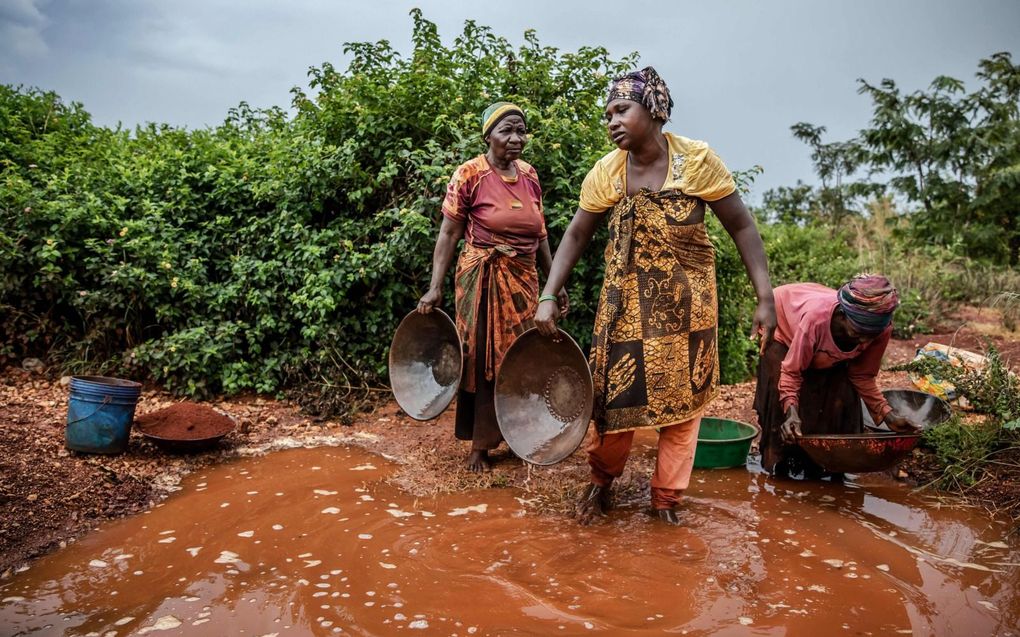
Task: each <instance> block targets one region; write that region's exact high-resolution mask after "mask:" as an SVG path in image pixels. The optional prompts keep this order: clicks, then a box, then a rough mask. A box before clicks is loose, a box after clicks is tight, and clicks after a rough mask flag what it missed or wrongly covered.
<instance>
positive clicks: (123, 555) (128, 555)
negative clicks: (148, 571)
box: [113, 553, 134, 562]
mask: <svg viewBox="0 0 1020 637" xmlns="http://www.w3.org/2000/svg"><path fill="white" fill-rule="evenodd" d="M132 557H134V554H133V553H121V554H120V555H118V556H117V557H115V558H113V561H114V562H121V561H123V560H127V559H130V558H132Z"/></svg>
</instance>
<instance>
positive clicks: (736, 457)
mask: <svg viewBox="0 0 1020 637" xmlns="http://www.w3.org/2000/svg"><path fill="white" fill-rule="evenodd" d="M757 435H758V428H757V427H755V426H754V425H749V424H747V423H746V422H740V421H738V420H728V419H726V418H702V419H701V429H699V430H698V447H697V449H696V450H695V452H694V466H695V467H696V468H698V469H728V468H730V467H743V466H744V465H745V464H747V454H748V452H749V451H750V450H751V441H752V440H754V437H755V436H757Z"/></svg>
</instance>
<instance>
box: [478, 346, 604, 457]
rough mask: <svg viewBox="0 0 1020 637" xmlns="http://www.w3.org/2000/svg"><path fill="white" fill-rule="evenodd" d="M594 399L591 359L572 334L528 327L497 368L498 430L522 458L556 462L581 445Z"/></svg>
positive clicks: (496, 400) (496, 402)
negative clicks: (548, 333) (545, 333)
mask: <svg viewBox="0 0 1020 637" xmlns="http://www.w3.org/2000/svg"><path fill="white" fill-rule="evenodd" d="M594 404H595V397H594V393H593V387H592V380H591V370H590V369H589V368H588V361H587V359H586V358H585V356H584V353H583V352H582V351H581V348H580V347H578V346H577V343H575V342H574V339H572V338H570V335H569V334H567V333H566V332H564V331H563V330H559V335H558V336H556V337H549V336H542V335H541V334H540V333H539V332H538V330H537V329H530V330H528V331H527V332H525V333H524V334H521V336H520V337H519V338H518V339H517V340H516V341H514V344H513V345H511V346H510V349H509V350H508V351H507V353H506V357H504V359H503V363H502V365H500V368H499V373H497V374H496V390H495V406H496V420H497V421H498V422H499V430H500V431H501V432H502V433H503V439H504V440H506V443H507V445H509V446H510V449H511V450H513V452H514V453H515V454H517V455H518V456H519V457H520V458H523V459H524V460H526V461H528V462H530V463H532V464H536V465H551V464H555V463H557V462H559V461H561V460H563V459H564V458H566V457H568V456H569V455H570V454H572V453H574V451H575V450H576V449H577V448H578V446H580V444H581V441H583V440H584V435H585V432H587V431H588V422H589V421H590V420H591V412H592V407H593V406H594Z"/></svg>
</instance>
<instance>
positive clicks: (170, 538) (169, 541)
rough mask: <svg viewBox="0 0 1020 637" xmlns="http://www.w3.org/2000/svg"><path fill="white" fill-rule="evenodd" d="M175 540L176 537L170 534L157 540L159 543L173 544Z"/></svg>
mask: <svg viewBox="0 0 1020 637" xmlns="http://www.w3.org/2000/svg"><path fill="white" fill-rule="evenodd" d="M176 541H177V538H175V537H174V536H172V535H171V536H170V537H165V538H163V539H162V540H159V541H158V542H159V543H160V544H173V543H174V542H176Z"/></svg>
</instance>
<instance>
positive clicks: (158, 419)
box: [134, 402, 234, 440]
mask: <svg viewBox="0 0 1020 637" xmlns="http://www.w3.org/2000/svg"><path fill="white" fill-rule="evenodd" d="M134 426H135V427H138V429H139V431H141V432H142V433H144V434H147V435H150V436H156V437H157V438H166V439H167V440H205V439H207V438H214V437H216V436H222V435H224V434H227V433H229V432H230V430H231V429H233V428H234V421H233V420H231V419H230V417H229V416H224V415H223V414H221V413H220V412H218V411H216V410H215V409H213V408H212V407H209V406H208V405H200V404H198V403H191V402H183V403H177V404H176V405H170V406H169V407H164V408H163V409H159V410H157V411H154V412H152V413H148V414H145V415H144V416H140V417H138V418H135V421H134Z"/></svg>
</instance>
